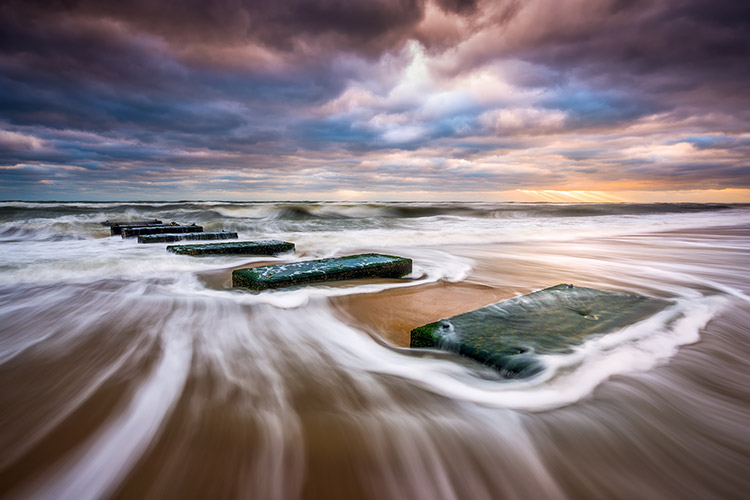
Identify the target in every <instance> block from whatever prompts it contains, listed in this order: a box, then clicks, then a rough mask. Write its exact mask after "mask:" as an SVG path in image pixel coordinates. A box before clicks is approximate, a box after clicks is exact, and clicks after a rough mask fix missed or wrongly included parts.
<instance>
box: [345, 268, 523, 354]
mask: <svg viewBox="0 0 750 500" xmlns="http://www.w3.org/2000/svg"><path fill="white" fill-rule="evenodd" d="M515 295H516V290H514V289H513V288H510V287H503V288H492V287H489V286H485V285H478V284H470V283H434V284H429V285H422V286H414V287H407V288H397V289H392V290H385V291H382V292H378V293H371V294H358V295H347V296H344V297H335V298H333V299H332V303H333V305H334V307H335V308H336V309H337V310H338V311H339V312H340V313H341V314H342V315H343V317H345V318H347V319H348V320H349V321H350V322H351V324H353V325H355V326H356V327H357V328H362V329H365V330H366V331H368V332H371V333H373V334H374V335H379V336H381V337H382V338H384V339H385V340H386V341H388V342H389V343H391V344H393V345H395V346H398V347H409V341H410V332H411V330H412V329H413V328H416V327H418V326H421V325H425V324H427V323H432V322H433V321H437V320H439V319H443V318H448V317H450V316H455V315H456V314H461V313H465V312H468V311H473V310H474V309H479V308H480V307H484V306H487V305H489V304H494V303H495V302H498V301H500V300H503V299H508V298H511V297H514V296H515Z"/></svg>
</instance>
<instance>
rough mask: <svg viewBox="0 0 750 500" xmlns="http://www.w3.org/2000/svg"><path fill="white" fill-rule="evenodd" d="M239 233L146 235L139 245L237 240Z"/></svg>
mask: <svg viewBox="0 0 750 500" xmlns="http://www.w3.org/2000/svg"><path fill="white" fill-rule="evenodd" d="M238 237H239V236H237V233H234V232H230V231H218V232H213V233H181V234H146V235H143V236H139V237H138V243H174V242H175V241H183V240H236V239H237V238H238Z"/></svg>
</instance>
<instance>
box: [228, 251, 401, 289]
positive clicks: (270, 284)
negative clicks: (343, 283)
mask: <svg viewBox="0 0 750 500" xmlns="http://www.w3.org/2000/svg"><path fill="white" fill-rule="evenodd" d="M411 268H412V262H411V259H406V258H404V257H394V256H392V255H381V254H374V253H368V254H360V255H349V256H347V257H338V258H334V259H320V260H308V261H303V262H293V263H290V264H276V265H273V266H262V267H255V268H251V269H237V270H235V271H233V272H232V285H233V286H235V287H240V288H249V289H251V290H265V289H268V288H282V287H288V286H295V285H303V284H307V283H319V282H323V281H340V280H353V279H363V278H401V277H403V276H406V275H407V274H409V273H411Z"/></svg>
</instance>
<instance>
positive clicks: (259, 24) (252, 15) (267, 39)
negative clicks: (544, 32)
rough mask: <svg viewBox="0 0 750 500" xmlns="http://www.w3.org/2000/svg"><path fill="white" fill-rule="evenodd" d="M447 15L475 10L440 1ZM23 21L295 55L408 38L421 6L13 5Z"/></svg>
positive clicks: (226, 0) (294, 1)
mask: <svg viewBox="0 0 750 500" xmlns="http://www.w3.org/2000/svg"><path fill="white" fill-rule="evenodd" d="M442 3H443V4H444V7H445V8H448V9H451V10H459V11H460V10H467V9H468V10H471V4H472V2H466V1H460V0H457V1H450V0H447V1H444V2H442ZM10 4H11V5H12V7H9V8H10V9H13V10H17V11H19V12H22V13H24V14H25V15H26V16H33V17H42V16H54V17H58V16H86V17H92V18H108V19H116V20H118V21H120V22H122V23H125V24H126V25H128V26H130V27H131V28H132V29H134V30H136V31H144V32H148V33H153V34H156V35H158V36H159V37H162V38H164V39H167V40H170V41H174V42H176V43H209V44H240V43H245V42H248V41H257V42H260V43H262V44H264V45H268V46H273V47H277V48H282V49H286V50H292V49H293V48H294V47H295V45H296V44H297V43H298V42H300V41H307V42H315V41H321V40H326V41H329V42H331V43H333V42H335V43H341V44H345V45H346V46H347V47H348V48H353V49H361V50H364V51H372V50H374V49H376V48H383V47H386V46H387V45H388V44H389V43H392V42H393V41H394V40H396V39H399V38H403V37H405V36H407V35H408V34H409V31H410V29H411V28H412V27H413V26H414V24H416V23H417V22H418V21H419V20H420V19H421V18H422V15H423V9H424V4H423V1H422V0H368V1H351V0H315V1H310V0H286V1H282V2H278V1H276V2H273V1H270V2H260V1H256V0H214V1H205V0H183V1H179V2H174V1H168V0H132V1H128V2H120V1H117V0H109V1H107V0H72V1H33V0H32V1H25V0H23V1H12V2H10Z"/></svg>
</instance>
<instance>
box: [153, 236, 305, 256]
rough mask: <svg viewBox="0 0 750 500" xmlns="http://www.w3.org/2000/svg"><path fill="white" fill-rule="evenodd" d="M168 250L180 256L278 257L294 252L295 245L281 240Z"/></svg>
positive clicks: (179, 246)
mask: <svg viewBox="0 0 750 500" xmlns="http://www.w3.org/2000/svg"><path fill="white" fill-rule="evenodd" d="M167 250H169V251H170V252H172V253H176V254H180V255H276V254H280V253H284V252H292V251H294V243H289V242H288V241H279V240H262V241H233V242H231V243H206V244H204V245H170V246H168V247H167Z"/></svg>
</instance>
